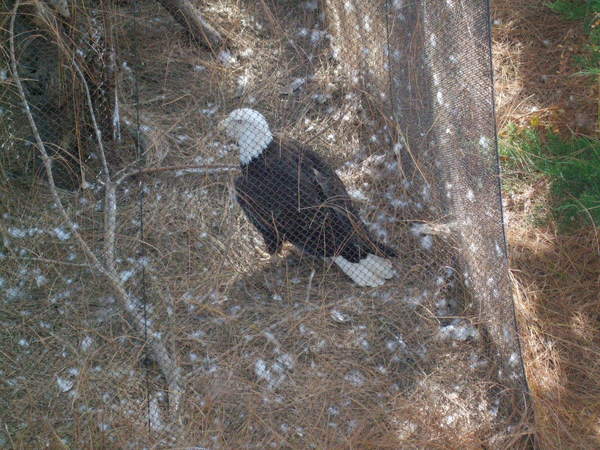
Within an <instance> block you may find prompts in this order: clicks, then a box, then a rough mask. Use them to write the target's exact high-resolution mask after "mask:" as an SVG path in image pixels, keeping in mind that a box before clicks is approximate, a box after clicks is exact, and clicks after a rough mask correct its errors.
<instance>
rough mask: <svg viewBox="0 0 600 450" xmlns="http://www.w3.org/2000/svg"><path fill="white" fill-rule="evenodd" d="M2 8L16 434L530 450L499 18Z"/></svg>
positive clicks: (412, 1)
mask: <svg viewBox="0 0 600 450" xmlns="http://www.w3.org/2000/svg"><path fill="white" fill-rule="evenodd" d="M0 3H1V4H2V6H3V14H2V16H0V19H1V20H2V28H1V29H2V33H3V34H2V42H3V46H2V56H3V59H2V61H1V62H0V64H1V65H0V78H1V80H0V83H1V85H0V86H1V90H0V117H1V121H0V135H1V136H2V139H1V142H2V144H1V145H2V147H1V148H2V156H1V164H2V169H1V173H0V177H1V183H2V204H1V205H0V208H1V209H2V211H0V213H1V214H2V222H1V223H2V228H1V233H2V238H3V241H2V244H1V246H0V258H1V261H2V265H1V267H0V292H2V302H1V303H0V305H1V306H0V315H1V317H0V319H1V323H2V343H3V351H2V355H3V357H2V359H1V361H2V367H0V371H1V372H0V375H1V376H2V378H3V380H4V383H3V384H2V385H1V386H2V387H1V388H0V389H1V390H2V395H1V397H2V402H3V406H4V407H3V408H1V409H2V411H3V414H2V415H1V416H0V417H1V419H2V422H3V424H4V426H3V429H2V430H1V431H0V442H2V443H3V445H4V444H7V445H12V446H14V447H18V448H20V447H24V448H28V447H40V446H44V445H46V446H52V447H54V446H59V445H67V446H69V447H71V446H72V447H74V448H80V447H86V448H87V447H100V448H142V447H144V448H159V447H161V448H162V447H173V448H266V447H273V448H433V447H435V448H438V447H439V448H472V447H481V446H483V447H485V448H488V447H492V448H507V447H513V446H514V447H526V446H527V445H529V444H528V441H527V436H528V431H527V430H528V429H529V427H530V426H531V423H530V419H529V418H528V413H527V407H528V402H527V399H526V382H525V376H524V371H523V366H522V361H521V354H520V349H519V342H518V335H517V330H516V323H515V317H514V310H513V303H512V297H511V286H510V281H509V278H508V270H507V256H506V244H505V240H504V231H503V222H502V206H501V205H502V203H501V196H500V188H499V171H498V161H497V149H496V132H495V119H494V103H493V90H492V86H493V83H492V70H491V56H490V46H491V43H490V42H491V41H490V26H489V20H490V19H489V18H490V13H489V5H488V2H485V1H482V2H470V1H464V0H446V1H435V2H433V1H432V2H428V1H417V0H405V1H403V0H377V1H371V2H362V1H357V0H321V1H317V0H313V1H291V0H290V1H273V0H261V1H256V2H255V1H249V0H248V1H239V0H221V1H204V2H196V1H185V0H179V1H168V0H161V1H153V0H146V1H143V0H131V1H116V0H115V1H110V0H104V1H100V2H87V1H77V2H75V1H69V0H63V1H48V2H44V1H29V2H25V1H22V2H20V3H18V4H17V3H16V2H14V1H6V0H5V1H3V2H0Z"/></svg>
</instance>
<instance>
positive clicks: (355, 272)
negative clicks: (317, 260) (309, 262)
mask: <svg viewBox="0 0 600 450" xmlns="http://www.w3.org/2000/svg"><path fill="white" fill-rule="evenodd" d="M333 262H335V263H336V264H337V265H338V266H339V268H340V269H342V271H343V272H344V273H345V274H346V275H348V276H349V277H350V278H351V279H352V281H354V282H355V283H356V284H358V285H359V286H369V287H377V286H382V285H383V283H385V280H386V279H389V278H392V277H393V276H394V274H395V272H394V269H393V267H392V263H391V262H390V261H388V260H387V259H385V258H381V257H380V256H377V255H368V256H367V257H366V258H364V259H362V260H360V261H359V262H357V263H353V262H350V261H348V260H347V259H346V258H344V257H343V256H336V257H334V258H333Z"/></svg>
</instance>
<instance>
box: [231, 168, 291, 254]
mask: <svg viewBox="0 0 600 450" xmlns="http://www.w3.org/2000/svg"><path fill="white" fill-rule="evenodd" d="M242 184H243V183H242V182H241V179H240V178H238V179H236V181H235V190H236V197H237V201H238V203H239V205H240V206H241V207H242V210H243V211H244V213H245V214H246V217H248V219H249V220H250V222H252V224H253V225H254V226H255V227H256V229H257V230H258V231H260V234H262V237H263V240H264V241H265V245H266V246H267V252H268V253H269V254H270V255H273V254H275V253H278V252H279V251H280V250H281V246H282V245H283V239H282V237H281V235H280V234H279V233H278V231H277V228H276V227H275V225H274V221H273V220H269V219H268V217H267V215H268V214H261V213H260V211H258V210H257V209H258V206H257V205H253V204H252V203H251V198H250V197H249V196H248V194H247V193H246V192H245V190H244V188H243V186H242ZM271 219H272V218H271Z"/></svg>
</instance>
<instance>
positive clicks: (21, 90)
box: [9, 0, 109, 276]
mask: <svg viewBox="0 0 600 450" xmlns="http://www.w3.org/2000/svg"><path fill="white" fill-rule="evenodd" d="M20 3H21V2H20V0H17V1H16V2H15V5H14V7H13V11H12V15H11V18H10V30H9V44H10V68H11V71H12V74H13V78H14V82H15V85H16V86H17V91H18V93H19V97H20V99H21V102H22V104H23V108H24V109H25V114H26V116H27V121H28V122H29V125H30V126H31V131H32V133H33V136H34V138H35V143H36V147H37V149H38V151H39V152H40V155H41V157H42V161H43V163H44V168H45V170H46V175H47V177H48V183H49V185H50V192H51V194H52V198H53V199H54V202H55V203H56V206H57V207H58V210H59V212H60V214H61V215H62V217H63V219H64V220H65V222H66V223H67V224H68V225H69V228H70V229H71V231H72V232H73V235H74V236H75V238H76V239H77V241H78V243H79V245H80V247H81V249H82V250H83V252H84V254H85V255H86V257H87V258H89V259H90V261H91V262H92V265H93V266H94V268H96V269H97V270H98V271H100V272H101V273H102V274H103V275H105V276H109V273H108V272H107V271H106V269H105V268H104V267H103V266H102V264H101V263H100V261H99V260H98V258H97V257H96V255H95V254H94V252H92V250H91V249H90V248H89V246H88V245H87V243H86V242H85V241H84V240H83V238H82V237H81V235H80V234H79V232H78V231H77V227H76V226H75V224H74V223H73V221H72V220H71V218H70V217H69V215H68V214H67V211H66V210H65V208H64V206H63V204H62V201H61V199H60V196H59V195H58V191H57V190H56V184H55V183H54V176H53V174H52V160H51V159H50V156H49V155H48V152H47V151H46V147H45V145H44V143H43V141H42V138H41V137H40V133H39V130H38V127H37V125H36V123H35V120H34V119H33V115H32V114H31V108H30V107H29V103H28V102H27V97H26V96H25V89H24V88H23V84H22V83H21V78H20V77H19V72H18V70H17V60H16V56H15V17H16V15H17V10H18V8H19V4H20Z"/></svg>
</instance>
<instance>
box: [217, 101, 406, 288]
mask: <svg viewBox="0 0 600 450" xmlns="http://www.w3.org/2000/svg"><path fill="white" fill-rule="evenodd" d="M220 128H221V129H223V130H224V131H225V133H226V134H227V136H228V137H230V138H232V139H234V140H235V141H237V144H238V146H239V150H240V165H241V175H240V176H239V177H238V178H237V179H236V180H235V190H236V195H237V201H238V203H239V204H240V206H241V207H242V209H243V211H244V213H245V214H246V216H247V217H248V219H249V220H250V222H252V224H253V225H254V226H255V227H256V229H257V230H258V231H259V232H260V233H261V234H262V236H263V239H264V242H265V245H266V247H267V251H268V253H269V254H271V255H273V254H275V253H278V252H279V251H280V250H281V247H282V245H283V243H284V242H286V241H289V242H291V243H292V244H294V245H295V246H296V247H297V248H299V249H301V250H302V251H304V252H306V253H308V254H310V255H313V256H317V257H323V258H331V260H333V262H335V263H336V264H337V265H338V266H339V268H340V269H341V270H342V271H343V272H344V273H345V274H346V275H348V276H349V277H350V278H351V279H352V280H353V281H354V282H355V283H356V284H358V285H360V286H371V287H375V286H381V285H382V284H383V283H384V282H385V280H387V279H390V278H392V277H393V276H394V274H395V272H394V269H393V266H392V263H391V261H390V260H389V259H388V258H393V257H395V256H396V252H395V251H394V250H393V249H392V248H390V247H388V246H386V245H384V244H383V243H381V242H378V241H376V240H375V239H373V238H372V236H371V235H370V233H369V232H368V230H367V228H366V226H365V225H364V223H363V222H362V221H361V219H360V217H359V216H358V213H357V212H356V209H355V208H354V206H353V205H352V202H351V200H350V197H349V196H348V193H347V192H346V189H345V187H344V184H343V183H342V181H341V180H340V178H339V177H338V176H337V174H336V173H335V172H334V171H333V170H332V169H331V168H330V167H329V166H328V165H327V164H326V163H325V162H324V161H323V160H322V159H321V158H320V157H319V156H318V155H317V154H316V153H315V152H314V151H312V150H311V149H309V148H307V147H305V146H302V145H300V144H298V143H297V142H294V141H291V140H284V139H280V138H277V137H274V136H273V135H272V134H271V130H270V129H269V125H268V123H267V121H266V119H265V118H264V117H263V115H262V114H260V113H259V112H258V111H255V110H252V109H248V108H243V109H236V110H234V111H232V112H231V113H230V114H229V116H228V117H227V118H226V119H225V120H223V121H222V122H221V124H220Z"/></svg>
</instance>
